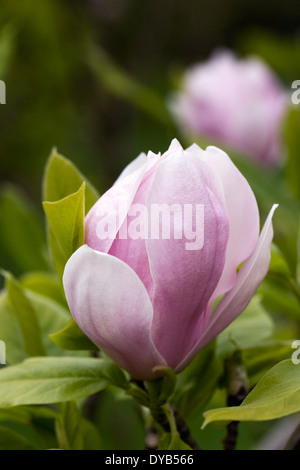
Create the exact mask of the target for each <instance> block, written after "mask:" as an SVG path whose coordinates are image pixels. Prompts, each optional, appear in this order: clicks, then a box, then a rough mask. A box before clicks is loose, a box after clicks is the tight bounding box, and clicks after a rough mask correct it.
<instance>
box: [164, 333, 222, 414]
mask: <svg viewBox="0 0 300 470" xmlns="http://www.w3.org/2000/svg"><path fill="white" fill-rule="evenodd" d="M215 348H216V344H215V341H212V342H211V343H210V344H209V345H207V346H206V347H205V348H204V349H202V351H200V352H199V354H198V355H197V356H196V357H195V359H193V361H192V362H191V364H190V365H189V366H188V367H187V368H186V369H185V370H184V371H182V372H181V373H180V374H178V376H177V384H176V389H175V394H174V397H173V398H172V402H174V403H175V406H176V408H177V409H178V411H179V412H180V414H181V415H182V416H184V417H185V418H187V417H190V416H192V415H195V414H196V413H198V412H199V411H200V410H202V409H203V408H204V406H205V405H206V404H207V402H208V401H209V400H210V398H211V395H212V393H213V391H214V390H215V388H216V386H217V384H218V381H219V379H220V376H221V375H222V373H223V361H222V360H221V359H220V358H219V357H218V356H216V353H215Z"/></svg>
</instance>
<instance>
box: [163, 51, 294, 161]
mask: <svg viewBox="0 0 300 470" xmlns="http://www.w3.org/2000/svg"><path fill="white" fill-rule="evenodd" d="M288 103H289V97H288V93H287V92H286V91H285V90H284V89H283V87H282V85H281V84H280V83H279V81H278V80H277V78H276V76H275V74H274V73H273V72H272V70H271V69H270V68H269V67H268V66H267V64H265V63H264V62H262V61H261V60H260V59H258V58H248V59H237V58H236V57H235V56H234V55H233V53H230V52H226V51H225V52H220V53H216V54H215V55H213V57H212V58H211V59H210V60H208V61H207V62H206V63H200V64H197V65H194V66H192V67H190V68H189V69H187V71H186V73H185V75H184V78H183V85H182V89H181V91H179V92H178V93H176V94H175V95H174V96H173V98H171V99H170V108H171V111H173V113H174V116H175V118H176V119H177V121H178V123H179V125H180V126H181V127H182V128H183V129H184V130H185V132H187V133H190V134H192V135H195V136H200V137H204V138H207V139H210V140H211V139H213V140H214V141H215V142H216V143H219V144H220V145H224V146H227V147H228V148H232V150H235V151H237V152H241V153H242V154H245V155H246V156H249V157H250V158H252V159H253V160H255V161H256V162H258V163H260V164H261V165H264V166H272V165H276V164H278V163H279V162H280V161H281V160H282V158H283V155H282V154H283V149H282V142H281V134H282V126H283V119H284V116H285V114H286V111H287V108H288Z"/></svg>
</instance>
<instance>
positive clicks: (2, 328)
mask: <svg viewBox="0 0 300 470" xmlns="http://www.w3.org/2000/svg"><path fill="white" fill-rule="evenodd" d="M23 294H24V295H26V297H27V301H28V302H29V303H30V306H31V307H30V312H32V311H34V312H35V318H36V321H37V322H38V325H39V331H40V335H41V339H42V342H43V346H44V348H45V350H46V353H47V355H52V356H61V355H64V356H65V355H69V356H70V355H78V354H79V353H78V352H73V351H72V353H70V352H68V353H66V351H64V350H62V349H61V348H59V347H58V346H57V345H56V344H55V343H54V342H53V341H52V340H51V339H50V337H49V335H51V334H52V333H54V332H56V331H58V330H60V329H62V328H63V327H64V326H65V325H66V323H67V322H68V321H69V320H70V312H69V310H68V309H67V307H64V306H63V305H62V304H60V303H58V302H56V301H55V300H53V299H51V298H50V297H46V296H44V295H41V294H37V293H36V292H33V291H31V290H27V289H23ZM26 304H27V302H26ZM20 305H21V307H22V313H23V315H24V313H25V310H24V309H23V303H21V304H20ZM31 319H32V318H31V317H30V321H31ZM24 321H25V320H24ZM28 326H29V325H26V328H28ZM25 332H26V331H25ZM25 332H24V331H23V333H22V329H21V326H20V323H19V320H18V317H17V316H16V315H14V312H13V310H12V308H10V309H9V302H8V294H7V291H3V292H2V293H1V294H0V339H1V340H3V341H4V342H5V344H6V360H7V363H8V364H11V365H12V364H17V363H19V362H20V361H22V360H24V359H26V358H27V357H28V356H29V355H31V354H30V353H31V352H32V351H31V349H29V350H28V347H27V343H30V337H28V340H27V341H26V343H25V342H24V337H23V336H24V334H25ZM26 335H27V333H26ZM32 341H35V339H34V340H32ZM25 346H26V347H25ZM83 354H86V353H81V355H83Z"/></svg>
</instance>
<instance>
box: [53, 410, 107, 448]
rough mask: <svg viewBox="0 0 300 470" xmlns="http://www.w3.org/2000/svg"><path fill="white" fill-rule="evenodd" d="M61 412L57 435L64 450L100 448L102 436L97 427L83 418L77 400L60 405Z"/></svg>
mask: <svg viewBox="0 0 300 470" xmlns="http://www.w3.org/2000/svg"><path fill="white" fill-rule="evenodd" d="M60 408H61V409H62V412H61V414H60V415H59V416H58V417H57V419H56V423H55V429H56V436H57V440H58V443H59V447H60V449H63V450H99V449H100V448H101V444H100V437H99V434H98V431H97V428H96V427H95V426H94V425H93V424H92V423H91V422H90V421H88V420H86V419H85V418H83V417H82V416H81V414H80V411H79V409H78V407H77V405H76V403H75V402H66V403H64V404H63V405H61V406H60Z"/></svg>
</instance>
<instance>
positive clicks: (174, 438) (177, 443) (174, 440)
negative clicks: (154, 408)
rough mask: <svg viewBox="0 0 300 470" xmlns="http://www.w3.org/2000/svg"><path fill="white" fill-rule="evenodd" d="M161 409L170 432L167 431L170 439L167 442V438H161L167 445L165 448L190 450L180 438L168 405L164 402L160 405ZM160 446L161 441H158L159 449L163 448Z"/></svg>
mask: <svg viewBox="0 0 300 470" xmlns="http://www.w3.org/2000/svg"><path fill="white" fill-rule="evenodd" d="M162 409H163V410H164V412H165V414H166V417H167V419H168V422H169V425H170V433H167V434H169V436H170V441H169V442H168V439H166V438H164V440H163V444H164V445H167V449H166V450H191V447H190V446H188V445H187V444H186V443H185V442H183V441H182V440H181V438H180V434H179V432H178V431H177V427H176V422H175V418H174V415H173V412H172V410H171V408H170V405H169V404H168V403H166V404H165V405H163V406H162ZM161 446H162V442H161V443H160V449H161V450H163V448H162V447H161Z"/></svg>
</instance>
